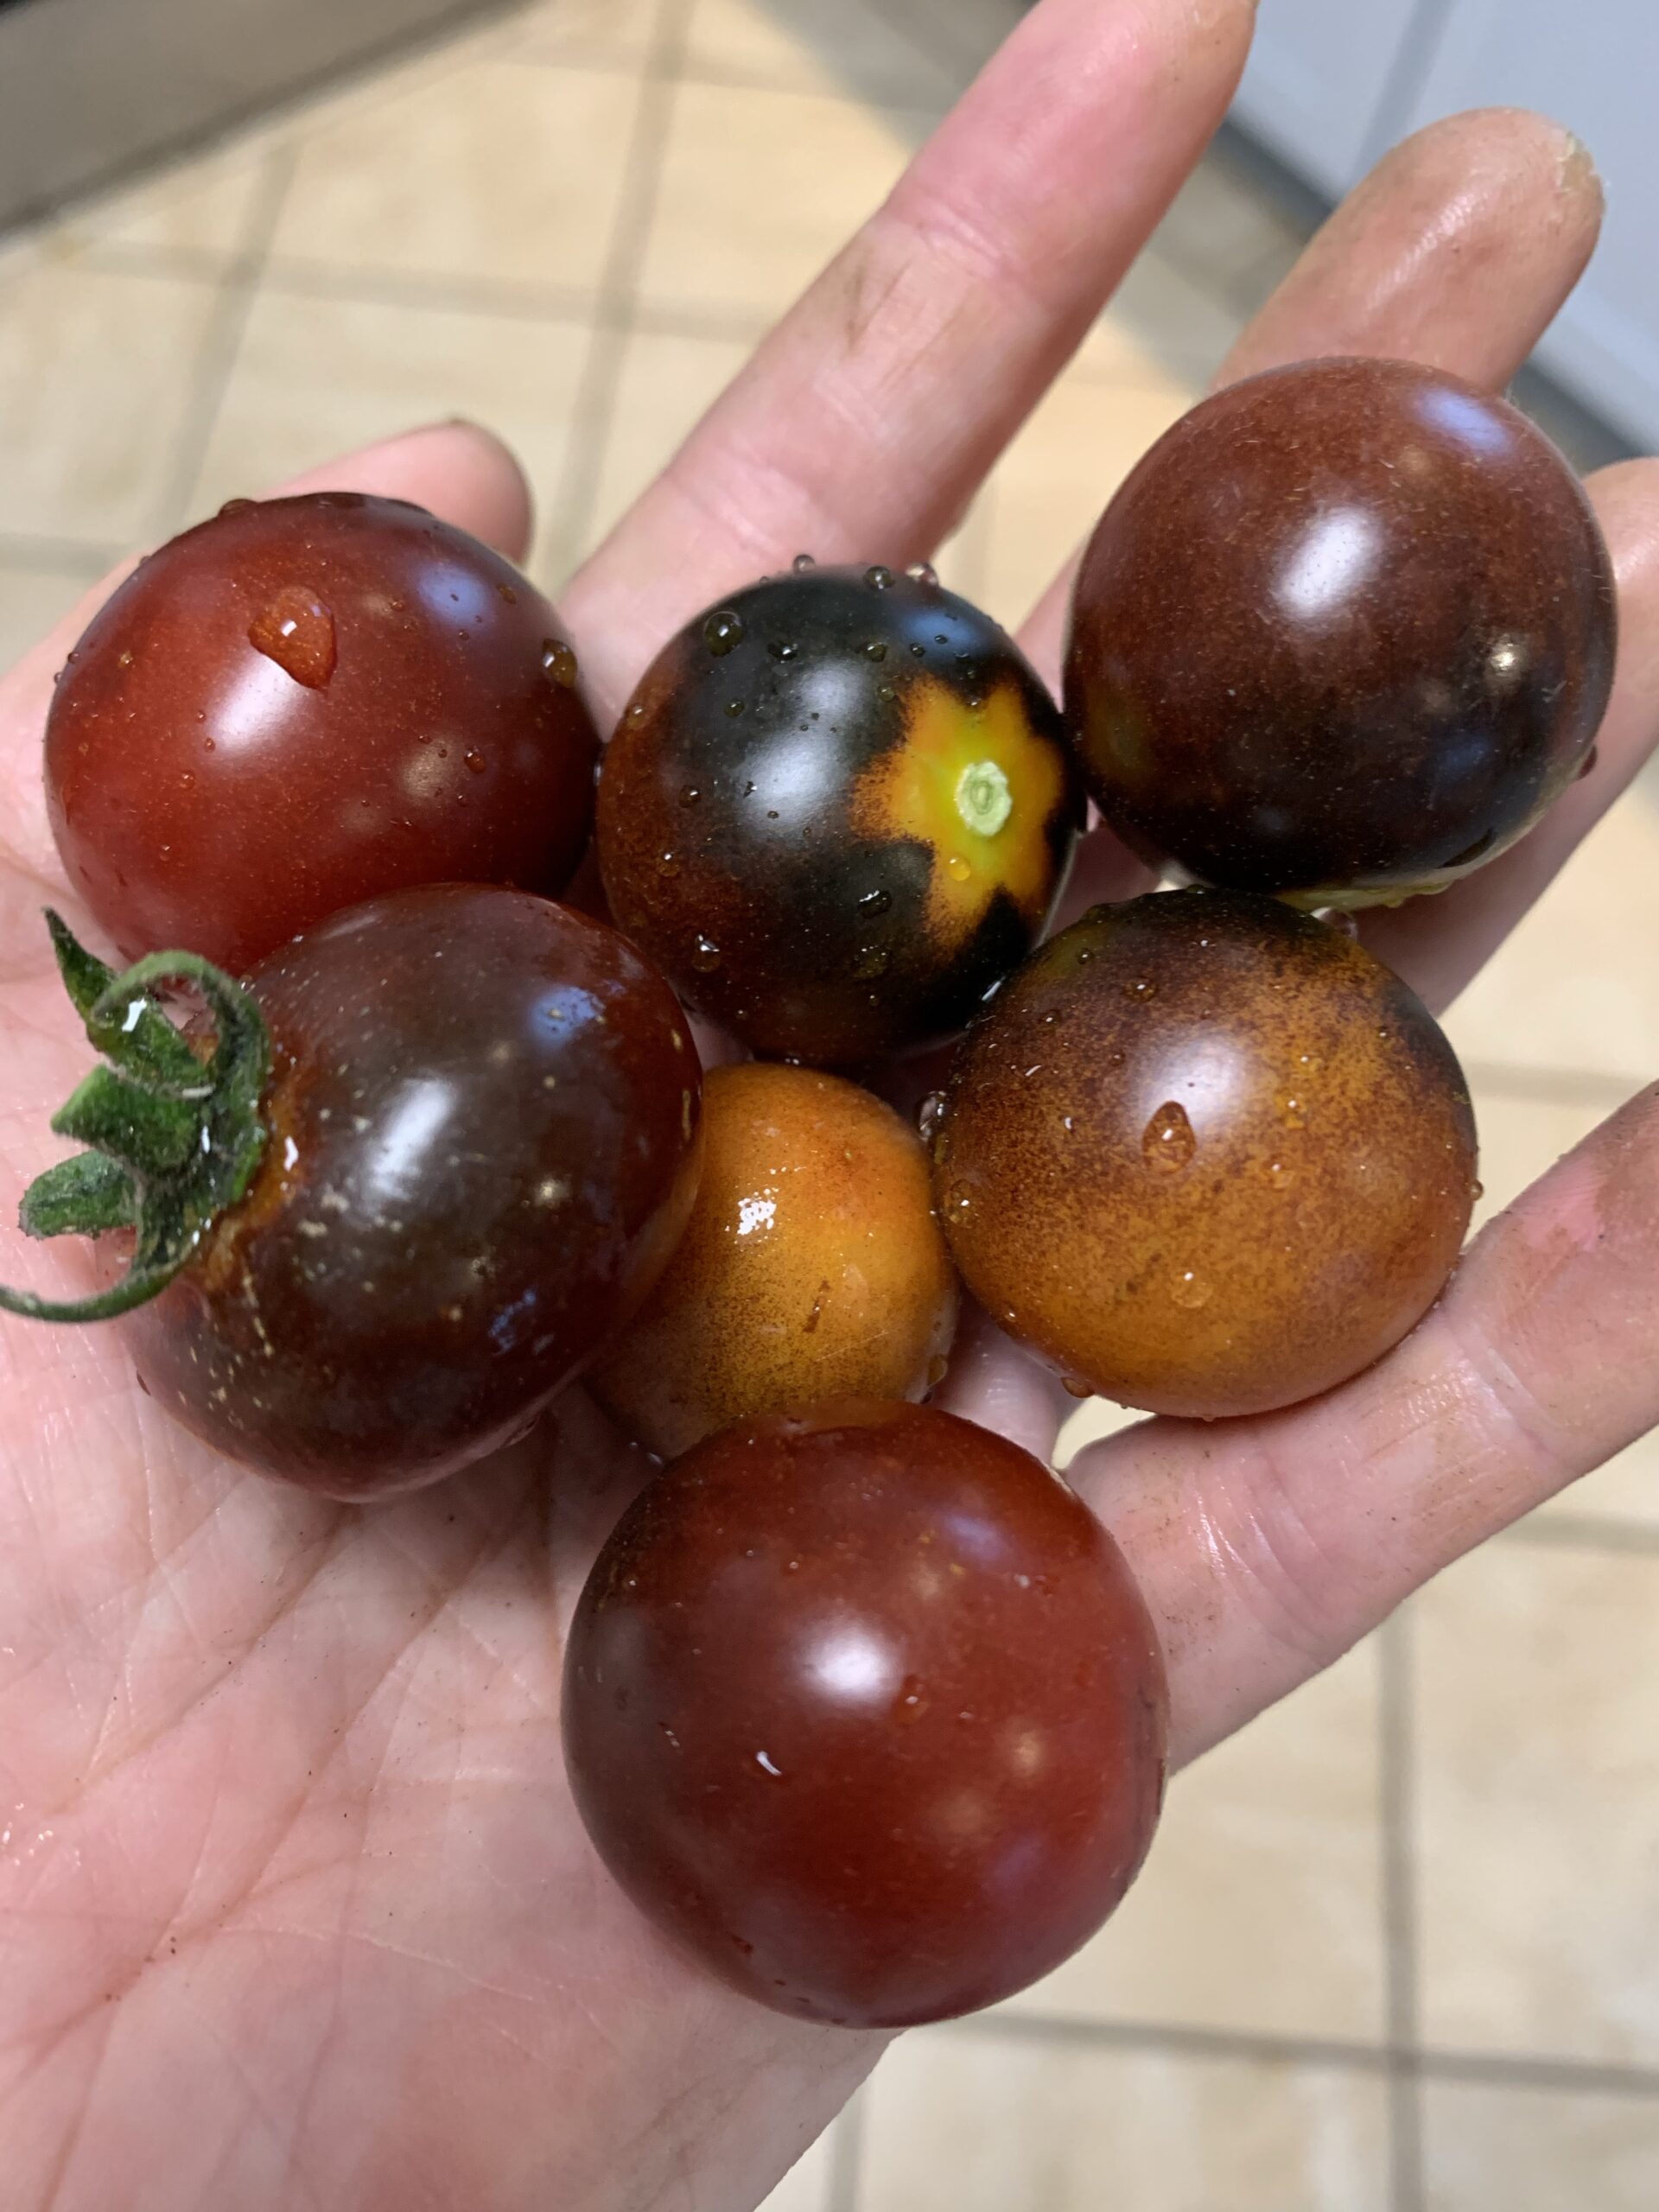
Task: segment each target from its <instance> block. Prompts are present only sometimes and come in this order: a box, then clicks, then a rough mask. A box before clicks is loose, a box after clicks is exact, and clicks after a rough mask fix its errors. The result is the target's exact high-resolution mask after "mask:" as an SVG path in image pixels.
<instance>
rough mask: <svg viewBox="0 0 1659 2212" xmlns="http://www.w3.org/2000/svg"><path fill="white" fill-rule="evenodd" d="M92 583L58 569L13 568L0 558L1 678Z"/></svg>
mask: <svg viewBox="0 0 1659 2212" xmlns="http://www.w3.org/2000/svg"><path fill="white" fill-rule="evenodd" d="M91 582H92V577H91V576H90V575H67V574H66V573H65V572H64V571H63V570H61V569H28V568H16V567H13V566H12V565H11V564H10V563H9V562H8V561H7V560H6V559H5V557H4V556H3V555H0V676H3V675H4V673H5V671H7V670H8V669H9V668H10V667H11V666H12V665H13V664H14V663H15V662H16V661H19V660H21V659H22V657H23V655H24V654H25V653H26V652H29V651H30V649H31V648H32V647H34V646H35V645H38V644H39V643H40V641H41V639H42V638H43V637H45V635H46V633H47V632H48V630H49V629H51V627H52V626H53V625H54V623H56V622H60V621H61V620H62V619H63V617H64V616H65V615H66V614H67V613H68V612H69V610H70V608H71V607H73V605H74V604H75V602H76V601H77V600H78V599H79V598H80V596H81V594H83V593H84V592H85V591H86V587H87V586H88V584H90V583H91Z"/></svg>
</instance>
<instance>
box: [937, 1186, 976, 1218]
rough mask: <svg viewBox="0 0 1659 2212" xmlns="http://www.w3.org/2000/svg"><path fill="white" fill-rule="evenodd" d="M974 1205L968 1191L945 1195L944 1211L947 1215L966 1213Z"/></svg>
mask: <svg viewBox="0 0 1659 2212" xmlns="http://www.w3.org/2000/svg"><path fill="white" fill-rule="evenodd" d="M973 1203H974V1202H973V1200H972V1198H970V1197H969V1194H968V1192H966V1191H947V1192H945V1194H944V1210H945V1211H946V1212H947V1213H966V1212H967V1211H968V1209H969V1207H970V1206H971V1205H973Z"/></svg>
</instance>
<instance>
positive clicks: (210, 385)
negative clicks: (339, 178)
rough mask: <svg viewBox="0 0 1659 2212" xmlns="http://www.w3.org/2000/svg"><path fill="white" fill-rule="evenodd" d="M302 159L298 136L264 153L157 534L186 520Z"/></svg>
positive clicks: (156, 521)
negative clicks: (257, 183)
mask: <svg viewBox="0 0 1659 2212" xmlns="http://www.w3.org/2000/svg"><path fill="white" fill-rule="evenodd" d="M298 160H299V143H298V141H297V140H296V139H290V140H289V141H288V142H287V143H285V144H283V145H281V146H278V147H276V148H274V149H272V150H271V152H270V154H269V155H268V156H266V159H265V162H264V175H263V176H262V177H261V180H260V185H259V190H258V192H257V194H256V195H255V198H254V201H253V206H252V208H251V212H250V213H249V216H248V219H247V223H246V226H245V230H244V232H243V235H242V238H241V240H240V242H239V244H238V248H237V251H236V253H235V254H234V256H233V257H232V260H231V262H230V264H229V265H228V266H227V268H226V271H225V274H224V276H223V277H222V278H221V279H220V283H219V302H218V305H217V307H216V309H215V312H214V313H213V315H212V316H211V317H210V318H209V321H208V327H207V334H206V336H205V337H204V339H203V341H202V346H201V350H200V353H199V355H198V357H197V360H196V365H195V369H194V374H193V377H192V385H193V386H194V391H193V395H192V404H191V406H190V408H189V410H188V414H187V416H186V418H185V422H184V424H183V427H182V428H181V431H180V434H179V437H178V442H177V443H176V444H175V448H174V451H173V458H172V462H171V465H170V467H169V468H168V482H167V486H166V490H165V492H164V494H163V496H162V499H160V500H159V501H158V502H157V511H156V515H155V517H154V518H152V519H153V525H154V526H153V535H155V536H156V537H168V536H169V535H170V534H171V533H172V532H173V531H176V530H178V529H179V528H180V527H181V524H182V521H183V518H184V515H185V513H186V511H187V509H188V505H189V500H190V495H191V493H192V492H193V491H194V488H195V482H196V479H197V477H198V475H199V474H200V470H201V464H202V462H203V461H204V460H205V458H206V457H207V446H208V442H209V440H210V439H211V438H212V436H213V426H214V424H215V423H216V422H217V421H218V419H219V408H220V406H221V405H222V404H223V402H224V398H225V393H226V388H227V386H228V385H229V384H230V380H231V376H232V372H233V371H234V369H235V366H236V360H237V356H238V353H240V352H241V350H242V340H243V337H244V335H245V332H246V330H247V327H248V318H249V316H250V315H251V314H252V312H253V304H254V302H255V300H256V299H257V296H258V293H259V281H260V278H261V277H262V275H263V274H264V267H265V264H266V262H267V261H268V260H269V259H270V248H271V242H272V240H273V239H274V238H275V237H276V235H277V223H278V221H279V220H280V219H281V216H282V212H283V203H284V201H285V200H287V197H288V188H289V183H290V182H291V181H292V179H293V175H294V171H295V168H296V164H297V162H298Z"/></svg>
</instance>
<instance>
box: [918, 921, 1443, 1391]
mask: <svg viewBox="0 0 1659 2212" xmlns="http://www.w3.org/2000/svg"><path fill="white" fill-rule="evenodd" d="M933 1148H934V1169H935V1180H936V1185H937V1188H938V1195H939V1211H940V1216H941V1218H942V1219H943V1221H944V1228H945V1234H946V1236H947V1237H948V1238H949V1240H950V1248H951V1250H952V1252H953V1253H954V1255H955V1257H956V1261H957V1266H958V1267H959V1268H961V1270H962V1274H963V1280H964V1281H965V1282H966V1283H967V1286H968V1287H969V1290H970V1291H971V1292H972V1293H973V1294H974V1295H975V1296H976V1297H977V1298H978V1299H979V1300H981V1302H982V1304H983V1305H984V1306H986V1307H987V1308H988V1310H989V1312H990V1313H992V1314H993V1315H994V1316H995V1319H998V1320H1000V1321H1001V1322H1002V1323H1003V1325H1005V1326H1006V1327H1007V1329H1009V1330H1010V1331H1011V1332H1013V1333H1014V1335H1016V1336H1018V1337H1020V1338H1022V1339H1023V1340H1024V1341H1025V1342H1026V1343H1027V1344H1030V1345H1032V1346H1033V1347H1034V1348H1035V1349H1036V1350H1037V1351H1040V1352H1042V1353H1044V1354H1045V1355H1046V1357H1048V1358H1049V1359H1050V1360H1052V1362H1053V1363H1054V1364H1055V1365H1056V1366H1057V1367H1058V1369H1059V1370H1060V1371H1061V1373H1062V1374H1063V1375H1065V1376H1066V1377H1067V1378H1068V1379H1069V1380H1070V1381H1071V1383H1072V1384H1073V1386H1074V1387H1075V1388H1076V1389H1077V1391H1078V1394H1079V1395H1087V1394H1088V1392H1090V1390H1095V1391H1098V1392H1099V1393H1100V1394H1101V1395H1103V1397H1108V1398H1116V1399H1117V1400H1118V1401H1120V1402H1122V1404H1125V1405H1130V1406H1143V1407H1146V1408H1148V1409H1149V1410H1150V1411H1152V1412H1154V1413H1165V1414H1189V1415H1198V1416H1202V1417H1203V1418H1205V1419H1211V1418H1213V1417H1215V1416H1217V1415H1219V1414H1246V1413H1264V1412H1267V1411H1268V1410H1269V1409H1270V1408H1274V1407H1276V1406H1286V1405H1290V1404H1293V1403H1294V1402H1295V1401H1297V1400H1298V1399H1300V1398H1306V1397H1311V1396H1313V1394H1314V1393H1315V1392H1316V1391H1319V1390H1325V1389H1330V1388H1331V1387H1332V1385H1333V1384H1335V1383H1341V1382H1343V1381H1345V1380H1346V1378H1347V1377H1348V1376H1351V1375H1354V1374H1357V1372H1358V1370H1360V1369H1361V1368H1363V1367H1366V1366H1369V1365H1370V1363H1371V1361H1372V1360H1374V1359H1376V1358H1378V1357H1380V1356H1381V1355H1382V1354H1383V1352H1385V1351H1387V1350H1388V1349H1389V1346H1390V1345H1391V1344H1394V1343H1395V1341H1396V1340H1397V1339H1398V1338H1401V1337H1402V1336H1403V1335H1404V1334H1405V1332H1407V1330H1408V1329H1409V1328H1410V1327H1412V1325H1414V1323H1415V1322H1416V1321H1417V1320H1418V1319H1420V1318H1421V1315H1422V1313H1424V1311H1425V1310H1426V1309H1427V1306H1429V1304H1430V1303H1431V1301H1432V1300H1433V1299H1434V1298H1435V1297H1437V1296H1438V1295H1439V1293H1440V1288H1441V1286H1442V1285H1443V1284H1444V1282H1445V1281H1446V1275H1447V1274H1448V1273H1449V1271H1450V1269H1451V1268H1452V1262H1454V1261H1455V1259H1456V1258H1457V1255H1458V1251H1459V1247H1460V1245H1461V1244H1462V1242H1463V1236H1464V1232H1465V1229H1466V1228H1467V1227H1468V1223H1469V1214H1470V1209H1471V1204H1472V1201H1473V1191H1474V1173H1475V1130H1474V1120H1473V1116H1472V1115H1471V1110H1470V1105H1469V1094H1468V1091H1467V1090H1466V1088H1465V1084H1464V1080H1463V1077H1462V1074H1461V1072H1460V1071H1459V1067H1458V1063H1457V1059H1456V1058H1455V1056H1454V1054H1453V1053H1452V1047H1451V1046H1449V1045H1448V1044H1447V1043H1446V1039H1445V1037H1444V1036H1443V1035H1442V1034H1441V1033H1440V1029H1439V1027H1437V1026H1436V1024H1435V1022H1434V1020H1433V1017H1432V1015H1430V1014H1429V1013H1428V1011H1427V1008H1426V1007H1424V1006H1423V1005H1422V1003H1421V1001H1420V1000H1418V999H1417V998H1416V997H1415V996H1414V995H1413V993H1412V992H1410V991H1409V990H1408V989H1407V988H1406V986H1405V985H1404V984H1403V983H1402V982H1401V981H1400V979H1399V978H1398V976H1395V975H1394V974H1392V973H1391V972H1390V970H1389V969H1387V968H1385V967H1384V966H1383V963H1382V962H1381V961H1379V960H1375V959H1373V958H1372V957H1371V956H1370V953H1368V952H1366V951H1365V950H1363V948H1362V947H1361V946H1359V945H1358V944H1354V943H1353V942H1352V941H1351V939H1349V938H1346V937H1344V936H1342V935H1341V934H1339V932H1338V931H1335V930H1333V929H1331V928H1328V927H1327V926H1326V925H1325V923H1323V922H1319V921H1315V920H1314V919H1313V918H1312V917H1311V916H1309V915H1306V914H1299V913H1296V912H1293V911H1292V910H1291V909H1290V908H1289V907H1287V906H1282V905H1281V904H1280V902H1279V901H1278V900H1277V899H1259V898H1252V897H1250V896H1249V894H1247V893H1233V892H1219V891H1215V892H1208V891H1179V892H1161V893H1152V894H1151V895H1149V896H1148V897H1147V898H1144V899H1134V900H1132V901H1130V902H1129V903H1128V904H1127V905H1124V906H1096V908H1095V909H1094V910H1093V912H1090V913H1089V914H1086V915H1084V918H1083V919H1082V920H1081V921H1080V922H1077V923H1076V924H1074V925H1073V926H1072V927H1071V929H1069V930H1066V931H1063V932H1062V933H1061V934H1060V935H1059V936H1058V937H1057V938H1052V940H1051V941H1050V942H1049V943H1048V944H1046V945H1044V947H1043V948H1042V950H1040V951H1039V952H1038V953H1037V954H1035V955H1034V956H1033V958H1032V959H1031V960H1030V961H1028V962H1027V964H1026V966H1025V967H1024V968H1023V969H1021V970H1020V973H1019V974H1018V975H1017V976H1014V979H1013V980H1012V981H1011V982H1009V983H1008V984H1007V986H1006V988H1004V989H1003V991H1002V992H1001V995H1000V996H999V997H998V998H997V999H996V1000H995V1002H994V1003H993V1005H992V1006H991V1007H990V1008H989V1009H988V1012H987V1014H986V1015H985V1017H984V1019H983V1020H982V1021H981V1022H979V1023H978V1024H977V1025H976V1027H975V1028H974V1030H973V1032H972V1033H971V1034H970V1035H969V1038H968V1039H967V1040H966V1042H965V1044H964V1045H963V1049H962V1052H961V1054H960V1056H959V1057H958V1059H957V1065H956V1066H955V1068H954V1070H953V1071H952V1075H951V1080H950V1090H949V1091H948V1093H947V1094H946V1100H945V1105H944V1114H943V1116H942V1117H941V1118H940V1120H939V1121H938V1123H937V1125H936V1128H935V1132H934V1136H933Z"/></svg>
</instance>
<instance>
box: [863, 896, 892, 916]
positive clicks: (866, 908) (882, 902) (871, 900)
mask: <svg viewBox="0 0 1659 2212" xmlns="http://www.w3.org/2000/svg"><path fill="white" fill-rule="evenodd" d="M892 904H893V895H892V893H890V892H887V891H867V892H866V893H864V895H863V897H862V898H861V899H860V900H859V902H858V911H859V912H860V913H861V914H862V915H863V916H864V917H865V918H866V919H867V920H872V921H873V920H874V918H875V917H876V915H878V914H885V913H886V912H887V909H888V907H889V906H892Z"/></svg>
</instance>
